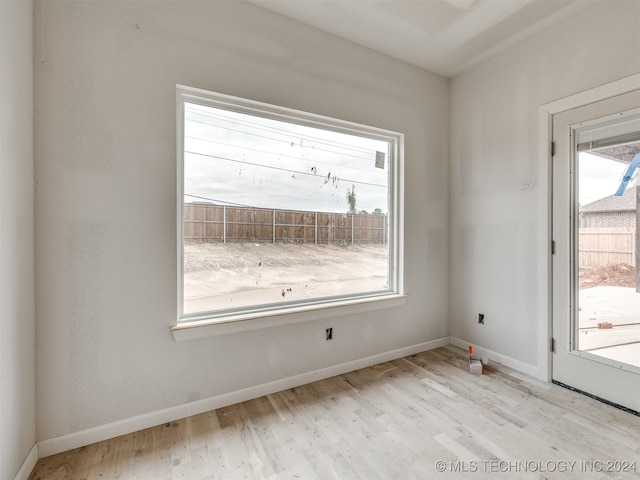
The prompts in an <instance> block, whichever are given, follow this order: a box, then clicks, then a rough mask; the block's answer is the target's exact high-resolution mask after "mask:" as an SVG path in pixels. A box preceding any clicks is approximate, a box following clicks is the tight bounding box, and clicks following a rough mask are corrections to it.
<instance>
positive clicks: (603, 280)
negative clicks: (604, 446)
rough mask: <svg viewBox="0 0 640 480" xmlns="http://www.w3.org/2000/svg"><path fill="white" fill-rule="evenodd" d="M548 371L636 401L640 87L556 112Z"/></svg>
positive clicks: (639, 398) (639, 367)
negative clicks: (550, 340) (549, 358)
mask: <svg viewBox="0 0 640 480" xmlns="http://www.w3.org/2000/svg"><path fill="white" fill-rule="evenodd" d="M553 141H554V143H555V146H556V148H555V154H554V156H553V190H552V195H553V206H552V217H553V224H552V232H553V241H554V244H555V253H554V255H553V256H552V268H553V277H552V282H553V297H552V303H553V318H552V323H553V328H552V332H553V346H554V347H553V357H552V376H553V380H554V381H556V382H559V383H562V384H565V385H568V386H571V387H573V388H576V389H578V390H582V391H584V392H587V393H589V394H591V395H595V396H597V397H600V398H602V399H605V400H608V401H610V402H613V403H615V404H618V405H621V406H624V407H627V408H630V409H632V410H635V411H640V293H638V291H639V290H640V288H639V285H640V282H639V281H638V276H637V270H638V247H637V238H638V224H639V223H640V222H638V209H637V204H638V190H637V178H638V171H639V170H640V90H635V91H633V92H630V93H627V94H624V95H619V96H616V97H612V98H609V99H606V100H602V101H599V102H595V103H591V104H588V105H585V106H583V107H579V108H575V109H572V110H567V111H565V112H562V113H559V114H556V115H554V117H553Z"/></svg>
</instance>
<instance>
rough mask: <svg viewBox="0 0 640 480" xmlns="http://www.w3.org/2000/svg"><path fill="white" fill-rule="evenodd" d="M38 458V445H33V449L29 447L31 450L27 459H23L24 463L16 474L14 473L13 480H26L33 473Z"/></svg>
mask: <svg viewBox="0 0 640 480" xmlns="http://www.w3.org/2000/svg"><path fill="white" fill-rule="evenodd" d="M38 458H40V457H39V448H38V444H37V443H34V444H33V447H31V450H29V454H28V455H27V458H25V459H24V462H22V466H21V467H20V470H18V473H16V476H15V477H14V480H27V479H28V478H29V476H30V475H31V472H33V469H34V468H35V466H36V463H38Z"/></svg>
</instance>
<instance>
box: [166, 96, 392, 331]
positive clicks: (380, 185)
mask: <svg viewBox="0 0 640 480" xmlns="http://www.w3.org/2000/svg"><path fill="white" fill-rule="evenodd" d="M179 112H180V117H179V121H180V126H181V129H180V130H181V131H180V134H179V137H180V138H179V142H178V143H179V152H178V153H179V157H180V159H179V160H180V161H179V167H180V168H179V170H180V172H179V174H180V175H179V176H180V178H181V180H182V182H181V185H179V195H180V197H181V198H180V200H179V203H180V206H181V212H180V214H179V215H178V217H179V219H178V221H179V231H180V234H181V242H180V247H179V248H180V252H179V256H180V263H181V264H180V266H179V271H180V277H181V278H180V279H179V284H180V287H179V288H180V290H181V291H180V292H179V297H180V303H181V312H180V317H181V318H182V319H183V320H184V319H190V318H196V317H198V318H199V317H202V316H211V317H215V316H224V315H227V314H231V313H238V312H245V311H256V310H257V311H260V310H265V309H270V308H274V307H277V308H282V307H286V306H298V305H303V304H307V303H318V302H326V301H332V300H336V299H345V298H353V297H363V296H365V297H366V296H376V295H385V294H389V293H396V292H397V285H398V282H397V278H396V276H397V270H398V269H397V268H396V265H395V264H396V262H397V260H396V258H397V256H396V251H397V238H396V237H397V234H396V233H394V232H396V231H397V227H396V223H397V213H396V209H397V205H396V203H397V201H396V200H395V198H396V195H397V185H396V182H397V179H398V175H397V168H396V167H397V161H398V160H397V152H398V144H399V139H400V137H399V136H398V135H397V134H393V133H391V132H384V131H380V130H378V129H373V128H369V127H362V126H359V125H353V124H350V123H347V122H341V121H338V120H333V119H324V118H320V117H317V116H314V115H310V114H304V113H301V112H292V111H290V110H285V109H279V108H278V107H273V106H267V105H262V104H257V103H255V102H250V101H247V100H242V99H235V98H231V97H227V96H221V95H216V94H208V95H207V94H201V95H193V94H191V93H189V94H187V93H186V92H182V95H179Z"/></svg>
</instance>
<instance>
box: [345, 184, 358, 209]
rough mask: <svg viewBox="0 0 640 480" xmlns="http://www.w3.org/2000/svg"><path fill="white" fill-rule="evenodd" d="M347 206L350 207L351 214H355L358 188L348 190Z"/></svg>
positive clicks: (352, 187) (352, 186)
mask: <svg viewBox="0 0 640 480" xmlns="http://www.w3.org/2000/svg"><path fill="white" fill-rule="evenodd" d="M347 205H348V206H349V213H352V214H355V213H357V210H356V186H355V185H353V184H352V185H351V189H347Z"/></svg>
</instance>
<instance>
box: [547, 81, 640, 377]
mask: <svg viewBox="0 0 640 480" xmlns="http://www.w3.org/2000/svg"><path fill="white" fill-rule="evenodd" d="M639 88H640V73H637V74H635V75H631V76H629V77H625V78H621V79H620V80H616V81H614V82H611V83H607V84H605V85H601V86H599V87H595V88H591V89H589V90H586V91H583V92H580V93H576V94H574V95H571V96H569V97H566V98H561V99H559V100H555V101H553V102H550V103H547V104H544V105H542V106H540V108H539V109H538V132H539V143H538V145H539V147H538V153H539V161H540V165H541V167H540V168H541V169H543V170H544V172H543V173H545V178H546V180H547V183H546V185H545V187H546V188H547V191H546V192H545V199H546V200H547V202H548V204H547V206H546V208H544V209H542V212H543V213H541V216H540V217H539V218H538V220H539V225H544V226H545V230H544V231H541V233H540V236H539V244H540V245H539V248H541V249H542V248H544V249H545V254H544V257H541V258H545V259H546V262H544V264H543V263H542V262H540V264H539V271H538V278H539V279H540V280H539V281H540V282H541V283H540V285H539V287H540V288H539V292H540V296H539V298H538V301H539V302H542V303H539V305H546V307H547V308H546V311H547V319H546V321H543V322H540V326H539V329H538V335H539V336H538V338H539V343H538V358H539V359H540V360H539V363H540V366H539V375H537V377H538V378H539V379H541V380H544V381H547V382H548V381H551V379H552V378H553V353H552V352H551V349H550V348H549V343H550V341H551V338H552V337H553V301H552V298H553V292H552V288H553V256H552V255H551V242H552V241H553V228H552V218H553V217H552V208H553V198H552V197H553V188H552V174H553V169H552V167H551V165H552V161H553V160H552V158H551V150H550V148H551V142H552V141H553V116H554V115H555V114H558V113H561V112H565V111H567V110H572V109H574V108H579V107H583V106H585V105H589V104H591V103H594V102H598V101H601V100H604V99H606V98H611V97H615V96H617V95H623V94H625V93H628V92H631V91H633V90H637V89H639ZM540 183H541V184H542V182H540ZM543 215H546V217H545V218H542V216H543ZM543 245H544V246H543ZM543 269H546V273H545V272H543V271H542V270H543ZM542 279H544V280H542ZM543 297H544V298H543Z"/></svg>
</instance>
